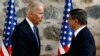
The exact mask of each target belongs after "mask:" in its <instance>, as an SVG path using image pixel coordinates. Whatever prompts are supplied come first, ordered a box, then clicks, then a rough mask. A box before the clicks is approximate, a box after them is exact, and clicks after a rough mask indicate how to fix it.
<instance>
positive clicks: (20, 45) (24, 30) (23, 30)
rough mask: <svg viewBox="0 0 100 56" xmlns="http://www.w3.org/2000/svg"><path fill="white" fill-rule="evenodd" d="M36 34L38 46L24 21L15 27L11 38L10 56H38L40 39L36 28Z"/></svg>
mask: <svg viewBox="0 0 100 56" xmlns="http://www.w3.org/2000/svg"><path fill="white" fill-rule="evenodd" d="M36 32H37V36H38V40H39V42H38V43H39V45H38V44H37V40H36V37H35V35H34V33H33V31H32V29H31V28H30V26H29V24H28V22H27V21H26V20H24V21H23V22H22V23H21V24H19V25H17V26H16V28H15V30H14V32H13V34H12V37H11V42H12V56H39V55H40V39H39V34H38V28H36Z"/></svg>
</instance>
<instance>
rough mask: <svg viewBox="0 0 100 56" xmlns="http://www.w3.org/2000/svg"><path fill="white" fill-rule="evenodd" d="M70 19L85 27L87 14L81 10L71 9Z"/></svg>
mask: <svg viewBox="0 0 100 56" xmlns="http://www.w3.org/2000/svg"><path fill="white" fill-rule="evenodd" d="M70 16H71V17H72V19H78V21H79V23H80V25H87V12H86V11H85V10H83V9H73V10H72V11H70Z"/></svg>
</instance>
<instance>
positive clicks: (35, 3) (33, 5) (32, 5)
mask: <svg viewBox="0 0 100 56" xmlns="http://www.w3.org/2000/svg"><path fill="white" fill-rule="evenodd" d="M38 6H44V5H43V4H42V3H41V2H39V1H31V2H30V3H29V5H28V7H27V8H26V15H27V13H28V12H29V11H30V10H32V11H34V10H35V8H36V7H38Z"/></svg>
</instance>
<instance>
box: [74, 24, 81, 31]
mask: <svg viewBox="0 0 100 56" xmlns="http://www.w3.org/2000/svg"><path fill="white" fill-rule="evenodd" d="M82 26H83V25H77V26H75V28H74V31H76V30H77V29H79V28H80V27H82Z"/></svg>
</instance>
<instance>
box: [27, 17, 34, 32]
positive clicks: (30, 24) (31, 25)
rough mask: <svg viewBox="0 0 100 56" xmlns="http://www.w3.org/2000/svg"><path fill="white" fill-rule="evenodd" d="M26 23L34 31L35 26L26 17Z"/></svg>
mask: <svg viewBox="0 0 100 56" xmlns="http://www.w3.org/2000/svg"><path fill="white" fill-rule="evenodd" d="M26 21H27V22H28V24H29V26H30V27H31V29H32V30H33V27H34V24H33V23H32V22H31V21H30V20H29V19H28V18H27V17H26Z"/></svg>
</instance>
